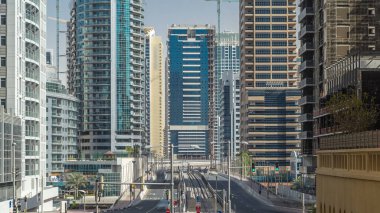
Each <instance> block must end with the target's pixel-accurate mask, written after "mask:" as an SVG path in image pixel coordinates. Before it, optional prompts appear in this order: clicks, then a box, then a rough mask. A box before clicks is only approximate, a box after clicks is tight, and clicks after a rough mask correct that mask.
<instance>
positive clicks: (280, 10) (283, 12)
mask: <svg viewBox="0 0 380 213" xmlns="http://www.w3.org/2000/svg"><path fill="white" fill-rule="evenodd" d="M286 13H287V11H286V9H278V8H274V9H272V14H286Z"/></svg>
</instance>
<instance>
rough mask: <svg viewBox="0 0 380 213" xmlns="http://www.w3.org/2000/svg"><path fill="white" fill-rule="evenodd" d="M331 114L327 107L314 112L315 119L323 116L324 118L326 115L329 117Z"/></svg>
mask: <svg viewBox="0 0 380 213" xmlns="http://www.w3.org/2000/svg"><path fill="white" fill-rule="evenodd" d="M330 113H331V111H330V109H329V108H327V107H326V108H322V109H319V110H315V111H314V112H313V117H314V118H317V117H321V116H324V115H328V114H330Z"/></svg>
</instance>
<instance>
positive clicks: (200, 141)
mask: <svg viewBox="0 0 380 213" xmlns="http://www.w3.org/2000/svg"><path fill="white" fill-rule="evenodd" d="M214 36H215V29H214V27H212V26H209V25H206V26H201V25H195V26H177V25H172V26H171V27H170V28H169V33H168V70H169V126H170V127H169V128H170V132H169V140H170V143H171V144H173V145H174V146H178V147H176V148H175V149H174V154H176V155H177V156H178V157H179V158H191V157H194V158H208V156H209V150H210V149H209V146H210V142H211V141H210V140H209V136H210V135H212V134H213V132H212V128H213V127H214V124H213V121H214V119H215V118H214V117H213V115H214V114H215V112H214V110H215V108H214V102H213V101H214V93H213V92H214V51H215V50H214V39H215V38H214ZM192 145H196V146H198V147H199V149H198V147H197V148H195V146H192Z"/></svg>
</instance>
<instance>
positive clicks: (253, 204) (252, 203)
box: [208, 175, 300, 213]
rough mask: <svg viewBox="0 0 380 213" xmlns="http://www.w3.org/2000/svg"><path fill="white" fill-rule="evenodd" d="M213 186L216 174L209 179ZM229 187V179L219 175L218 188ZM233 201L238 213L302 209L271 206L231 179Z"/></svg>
mask: <svg viewBox="0 0 380 213" xmlns="http://www.w3.org/2000/svg"><path fill="white" fill-rule="evenodd" d="M208 181H209V183H210V184H211V186H212V187H213V188H214V189H215V176H214V175H210V176H209V179H208ZM227 188H228V181H227V179H225V178H223V177H221V176H218V190H222V189H224V190H226V192H227ZM231 203H232V206H231V208H232V210H234V211H235V212H236V213H248V212H249V213H254V212H257V213H264V212H265V213H298V212H300V211H298V210H296V209H290V208H284V207H276V206H270V205H268V204H267V203H265V202H264V201H262V200H260V198H257V197H253V196H252V195H251V194H249V193H247V192H246V191H245V190H244V189H242V188H241V187H240V186H239V185H238V184H236V183H235V182H233V181H231Z"/></svg>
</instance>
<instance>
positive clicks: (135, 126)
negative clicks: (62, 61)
mask: <svg viewBox="0 0 380 213" xmlns="http://www.w3.org/2000/svg"><path fill="white" fill-rule="evenodd" d="M111 14H115V16H111ZM142 20H143V8H142V1H141V0H120V1H111V0H104V1H103V0H102V1H98V0H88V1H87V0H86V1H84V0H78V1H76V2H75V4H74V8H73V10H72V12H71V23H70V27H69V34H70V35H74V36H75V39H71V40H72V42H71V43H73V45H71V46H70V47H69V49H68V53H69V65H68V66H69V67H70V68H72V69H74V70H76V71H75V72H69V77H68V79H69V83H68V84H69V89H70V92H73V93H74V94H75V95H76V97H77V98H78V99H79V100H80V110H79V112H80V119H81V120H80V124H81V125H80V149H81V153H82V154H83V157H85V158H87V159H89V158H93V157H94V156H98V155H102V154H103V153H105V152H107V151H109V150H112V151H114V152H124V151H125V150H126V147H132V146H135V145H137V146H139V147H141V146H142V138H143V137H142V130H143V124H144V123H143V122H144V117H143V115H144V112H143V110H144V96H145V95H144V87H143V84H144V72H143V71H144V69H143V67H144V62H143V57H144V56H143V52H144V48H143V47H144V45H143V41H144V40H143V29H142V27H143V21H142ZM111 58H114V60H111ZM73 64H74V65H73Z"/></svg>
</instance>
